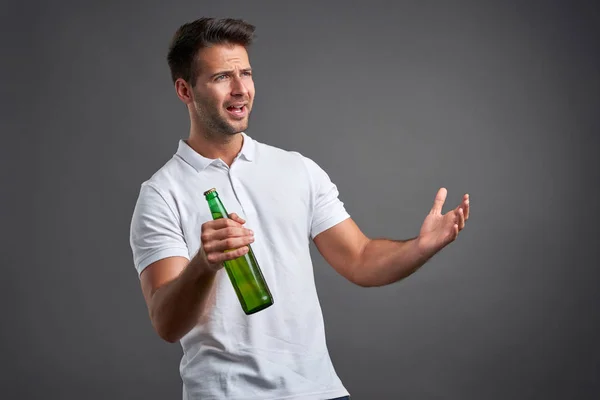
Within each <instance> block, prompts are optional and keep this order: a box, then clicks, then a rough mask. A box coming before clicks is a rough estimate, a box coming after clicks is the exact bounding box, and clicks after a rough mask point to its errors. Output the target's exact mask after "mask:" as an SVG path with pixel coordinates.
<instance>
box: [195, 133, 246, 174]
mask: <svg viewBox="0 0 600 400" xmlns="http://www.w3.org/2000/svg"><path fill="white" fill-rule="evenodd" d="M186 143H187V144H188V145H189V146H190V147H191V148H192V149H193V150H194V151H195V152H196V153H198V154H200V155H201V156H203V157H206V158H210V159H213V160H214V159H217V158H220V159H221V160H223V162H225V163H226V164H227V165H228V166H231V164H233V160H234V159H235V157H236V156H237V155H238V153H239V152H240V151H241V150H242V145H243V143H244V137H243V136H242V134H241V133H236V134H233V135H227V134H207V133H202V132H197V131H194V130H191V131H190V136H189V138H188V140H187V141H186Z"/></svg>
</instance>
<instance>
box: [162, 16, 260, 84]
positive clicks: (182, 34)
mask: <svg viewBox="0 0 600 400" xmlns="http://www.w3.org/2000/svg"><path fill="white" fill-rule="evenodd" d="M254 29H255V27H254V26H253V25H251V24H249V23H247V22H245V21H243V20H241V19H233V18H223V19H216V18H200V19H197V20H195V21H192V22H188V23H186V24H183V25H182V26H180V27H179V29H177V31H176V32H175V35H174V36H173V39H172V40H171V44H170V46H169V54H168V55H167V61H168V63H169V68H170V69H171V79H172V80H173V83H175V81H176V80H177V79H179V78H183V79H184V80H185V81H186V82H188V83H190V84H191V85H192V86H193V85H194V84H195V82H196V62H195V61H196V55H197V54H198V51H199V50H200V49H202V48H204V47H208V46H210V45H215V44H238V45H242V46H244V47H246V48H247V47H249V46H250V45H251V44H252V40H253V39H254Z"/></svg>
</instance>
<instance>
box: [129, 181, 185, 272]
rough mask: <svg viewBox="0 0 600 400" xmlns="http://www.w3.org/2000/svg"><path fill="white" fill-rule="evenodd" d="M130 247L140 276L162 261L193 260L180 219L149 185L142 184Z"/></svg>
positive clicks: (131, 232)
mask: <svg viewBox="0 0 600 400" xmlns="http://www.w3.org/2000/svg"><path fill="white" fill-rule="evenodd" d="M130 245H131V250H132V252H133V262H134V266H135V269H136V270H137V272H138V276H139V275H140V274H141V273H142V271H143V270H144V269H145V268H146V267H147V266H148V265H150V264H152V263H153V262H155V261H158V260H160V259H163V258H166V257H173V256H181V257H185V258H187V259H189V251H188V247H187V244H186V242H185V238H184V236H183V231H182V229H181V224H180V223H179V219H178V218H177V216H176V214H175V213H174V212H173V210H172V208H171V207H169V204H168V203H167V201H166V200H165V198H164V197H163V196H162V195H161V194H160V192H159V191H158V190H157V189H156V188H155V187H153V186H151V185H149V184H147V183H145V184H142V187H141V189H140V193H139V196H138V199H137V202H136V205H135V208H134V211H133V217H132V220H131V228H130Z"/></svg>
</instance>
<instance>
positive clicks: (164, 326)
mask: <svg viewBox="0 0 600 400" xmlns="http://www.w3.org/2000/svg"><path fill="white" fill-rule="evenodd" d="M150 321H151V322H152V327H153V328H154V331H155V332H156V334H157V335H158V336H159V337H160V338H161V339H162V340H164V341H165V342H168V343H177V342H178V341H179V340H180V339H181V337H182V335H181V334H180V333H179V332H177V331H176V330H175V329H173V327H172V326H171V325H170V324H168V323H167V321H163V320H160V319H159V318H157V317H156V316H155V315H153V313H151V315H150Z"/></svg>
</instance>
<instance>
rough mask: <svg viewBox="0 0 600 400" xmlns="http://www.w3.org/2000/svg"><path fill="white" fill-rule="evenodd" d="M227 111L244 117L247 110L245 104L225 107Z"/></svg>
mask: <svg viewBox="0 0 600 400" xmlns="http://www.w3.org/2000/svg"><path fill="white" fill-rule="evenodd" d="M227 112H229V114H231V115H234V116H236V117H245V116H246V114H247V112H248V107H246V105H245V104H243V105H235V106H229V107H227Z"/></svg>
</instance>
